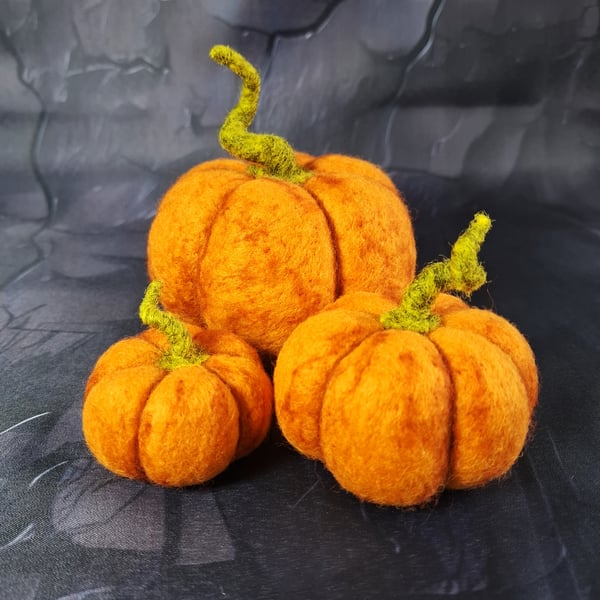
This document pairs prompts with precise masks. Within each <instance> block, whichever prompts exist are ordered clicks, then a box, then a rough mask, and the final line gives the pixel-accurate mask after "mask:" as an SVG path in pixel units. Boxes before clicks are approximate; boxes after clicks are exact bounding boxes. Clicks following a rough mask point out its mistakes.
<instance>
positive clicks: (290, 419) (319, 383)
mask: <svg viewBox="0 0 600 600" xmlns="http://www.w3.org/2000/svg"><path fill="white" fill-rule="evenodd" d="M332 313H334V317H333V318H332V317H331V314H332ZM379 329H380V325H379V323H378V322H377V320H376V319H374V318H372V317H371V316H369V315H367V314H365V313H359V312H350V311H345V310H341V309H340V310H336V311H331V312H322V313H319V314H317V315H313V316H312V317H309V318H308V319H306V321H304V322H303V323H301V324H300V325H299V326H298V327H296V329H294V331H293V332H292V334H291V335H290V336H289V338H288V339H287V340H286V342H285V344H284V345H283V348H282V349H281V352H280V354H279V356H278V357H277V363H276V366H275V371H274V373H273V387H274V393H275V410H276V415H277V422H278V423H279V426H280V428H281V430H282V433H283V435H284V436H285V437H286V439H287V440H288V441H289V442H290V444H292V446H294V448H296V450H298V451H299V452H300V453H302V454H304V455H305V456H308V457H309V458H315V459H319V460H322V459H323V453H322V449H321V434H320V427H321V409H322V404H323V396H324V395H325V390H326V388H327V384H328V380H329V376H330V373H331V371H332V369H333V367H334V366H335V365H336V364H337V363H338V362H339V361H340V360H341V359H342V358H343V357H344V356H345V355H346V354H347V353H348V352H350V351H351V350H352V349H353V348H355V347H356V346H357V345H358V344H360V343H361V342H362V341H363V340H364V339H365V338H367V337H368V336H369V335H371V334H372V333H374V332H375V331H378V330H379Z"/></svg>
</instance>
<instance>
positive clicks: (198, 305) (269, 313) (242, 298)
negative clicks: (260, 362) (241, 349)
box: [148, 153, 416, 354]
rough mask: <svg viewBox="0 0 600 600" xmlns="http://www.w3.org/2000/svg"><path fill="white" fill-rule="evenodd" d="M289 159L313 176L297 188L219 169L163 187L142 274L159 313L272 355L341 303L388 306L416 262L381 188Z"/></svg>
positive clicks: (381, 178) (365, 173) (402, 216)
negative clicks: (347, 295) (355, 293)
mask: <svg viewBox="0 0 600 600" xmlns="http://www.w3.org/2000/svg"><path fill="white" fill-rule="evenodd" d="M295 156H296V157H297V160H300V162H301V163H302V166H303V167H304V168H305V169H307V170H309V171H310V172H311V173H312V177H310V179H308V180H307V182H306V183H304V184H303V185H301V186H300V185H296V184H291V183H287V182H284V181H282V180H279V179H271V178H268V177H260V178H255V177H253V176H252V175H249V174H248V173H247V172H245V171H244V170H243V169H242V166H243V165H244V164H246V163H244V162H243V161H237V160H229V159H217V160H215V161H209V162H207V163H203V164H202V165H198V166H197V167H194V168H193V169H192V170H190V171H189V172H188V173H187V174H185V175H183V176H182V177H181V178H180V179H179V180H178V181H177V182H176V183H175V184H174V185H173V186H172V188H171V189H170V190H169V191H168V192H167V194H166V195H165V197H164V199H163V200H162V202H161V204H160V206H159V208H158V211H157V214H156V217H155V219H154V221H153V223H152V225H151V228H150V232H149V236H148V270H149V274H150V276H151V278H152V279H160V280H162V281H163V282H164V287H163V290H162V292H161V301H162V302H163V305H164V306H165V308H167V309H168V310H170V311H171V312H173V313H175V314H176V315H178V316H179V317H181V318H182V319H184V320H185V321H188V322H190V323H194V324H198V325H209V326H210V327H211V328H217V329H229V330H232V331H233V332H234V333H236V334H238V335H241V336H242V337H244V339H246V340H247V341H248V342H250V343H251V344H252V345H253V346H255V347H256V348H257V349H258V350H260V351H264V352H269V353H272V354H276V353H277V352H278V350H279V349H280V347H281V344H282V343H283V341H284V340H285V339H286V337H287V336H288V335H289V333H291V331H292V329H293V328H294V327H295V326H296V325H298V324H299V323H300V322H302V321H303V320H304V319H305V318H306V317H308V316H309V315H311V314H314V313H315V312H318V311H319V310H321V309H322V308H324V307H325V306H326V305H327V304H329V303H330V302H331V301H332V300H333V299H334V298H335V297H336V296H338V295H340V294H341V293H343V292H345V291H350V290H352V289H365V290H367V291H374V292H379V293H382V294H384V295H390V296H391V297H392V299H397V298H399V295H400V294H401V292H402V290H403V289H404V287H405V286H406V285H407V284H408V282H409V281H410V279H411V278H412V276H413V275H414V268H415V262H416V250H415V243H414V235H413V231H412V224H411V221H410V216H409V214H408V211H407V209H406V206H405V204H404V202H403V200H402V198H401V197H400V196H399V194H398V193H397V192H396V191H394V190H393V184H392V182H391V180H390V179H389V178H388V177H387V176H386V175H385V174H384V173H383V171H381V170H380V169H378V168H377V167H375V166H374V165H370V163H367V162H366V161H362V160H360V159H357V158H352V157H346V156H340V155H326V156H322V157H319V158H316V159H312V157H310V155H304V154H302V153H295ZM336 167H338V168H339V169H340V172H338V173H336V172H335V168H336ZM321 168H322V169H323V170H321ZM246 169H247V167H246ZM351 169H355V171H354V172H353V171H352V170H351ZM250 184H252V185H250ZM277 186H278V187H277ZM309 195H310V196H311V199H310V200H309V199H308V196H309ZM315 207H316V208H317V209H318V211H319V213H320V214H317V213H316V212H315ZM253 224H256V226H257V230H255V231H253V230H252V225H253ZM286 226H288V227H290V229H287V230H286V229H285V227H286ZM213 270H214V271H213ZM290 277H291V281H282V280H284V279H287V278H290ZM248 282H251V285H252V290H253V291H252V292H248V291H246V290H245V288H246V286H247V284H248ZM284 307H285V308H284Z"/></svg>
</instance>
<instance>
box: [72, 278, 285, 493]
mask: <svg viewBox="0 0 600 600" xmlns="http://www.w3.org/2000/svg"><path fill="white" fill-rule="evenodd" d="M158 294H159V285H158V284H157V283H156V282H155V283H154V284H151V285H150V287H149V288H148V291H147V293H146V297H145V300H144V301H143V302H142V305H141V306H140V315H141V316H142V320H143V321H144V323H146V324H147V325H151V326H153V327H155V329H149V330H147V331H145V332H143V333H141V334H140V335H138V336H135V337H132V338H127V339H124V340H121V341H119V342H117V343H116V344H114V345H113V346H111V347H110V348H109V349H108V350H107V351H106V352H105V353H104V354H103V355H102V356H101V357H100V358H99V359H98V361H97V363H96V365H95V367H94V369H93V371H92V373H91V375H90V377H89V380H88V383H87V386H86V390H85V395H84V404H83V431H84V436H85V440H86V442H87V444H88V447H89V449H90V450H91V452H92V454H93V455H94V456H95V457H96V459H97V460H98V462H99V463H100V464H102V465H103V466H105V467H106V468H107V469H109V470H110V471H112V472H114V473H116V474H118V475H121V476H123V477H129V478H132V479H141V480H145V481H150V482H153V483H157V484H160V485H165V486H187V485H194V484H198V483H202V482H204V481H207V480H209V479H211V478H212V477H214V476H215V475H217V474H218V473H220V472H221V471H223V470H224V469H225V468H226V467H227V466H228V465H229V464H230V463H231V462H232V461H233V460H235V459H237V458H240V457H242V456H245V455H247V454H248V453H250V452H251V451H252V450H254V449H255V448H256V447H257V446H258V445H259V444H260V443H261V442H262V441H263V439H264V437H265V436H266V434H267V431H268V428H269V425H270V422H271V416H272V406H273V398H272V385H271V382H270V380H269V378H268V376H267V375H266V373H265V372H264V370H263V368H262V364H261V362H260V359H259V357H258V354H257V353H256V351H255V350H254V349H253V348H251V347H250V346H249V345H248V344H247V343H245V342H244V341H243V340H241V339H240V338H239V337H237V336H235V335H234V334H232V333H228V332H225V331H214V330H206V329H200V328H197V327H193V326H190V327H186V326H184V325H183V324H182V323H181V322H179V321H177V320H176V319H175V318H174V317H173V316H172V315H169V314H168V313H163V312H162V311H160V310H159V309H158V307H157V304H158Z"/></svg>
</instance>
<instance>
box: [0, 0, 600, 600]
mask: <svg viewBox="0 0 600 600" xmlns="http://www.w3.org/2000/svg"><path fill="white" fill-rule="evenodd" d="M598 27H599V6H598V2H597V1H596V0H570V1H569V2H565V1H564V0H527V1H526V2H525V1H523V0H488V1H485V2H482V1H480V0H454V1H452V2H449V1H444V0H404V1H402V2H398V1H393V0H300V1H298V2H269V1H266V0H246V1H245V2H242V1H235V0H201V1H200V0H196V1H193V0H170V1H162V2H159V1H158V0H57V1H56V2H44V1H42V0H0V369H1V386H0V515H1V518H0V597H1V598H9V599H18V600H21V599H28V600H34V599H35V600H39V599H47V598H48V599H56V598H63V599H66V598H69V599H79V598H86V599H102V600H104V599H112V598H144V599H146V598H202V599H211V598H231V599H256V600H260V599H271V598H284V597H285V598H290V599H295V598H328V599H331V600H333V599H338V598H339V599H353V598H357V599H361V600H363V599H369V598H413V597H416V598H419V599H422V600H425V599H433V598H440V597H444V596H446V595H448V596H453V597H456V598H461V599H463V598H464V599H467V598H507V599H508V598H510V599H517V600H519V599H527V600H535V599H544V600H547V599H552V598H557V599H563V598H569V599H578V598H598V597H600V577H599V575H598V573H599V572H600V570H599V569H598V566H599V563H600V559H599V558H598V548H599V547H600V493H599V492H600V485H599V484H600V460H599V452H598V439H599V435H600V401H599V398H600V373H599V371H600V369H599V368H598V367H599V366H600V342H599V339H600V325H599V322H598V316H599V310H598V309H599V307H600V199H599V197H598V195H599V190H600V169H599V158H600V39H599V37H598ZM216 43H226V44H230V45H232V46H233V47H235V48H236V49H238V50H239V51H241V52H242V53H243V54H245V55H246V56H247V57H248V59H250V60H251V61H252V62H253V63H254V64H255V65H257V67H258V68H259V69H260V71H261V72H262V76H263V96H262V100H261V104H260V109H259V114H258V116H257V119H256V121H255V125H254V130H255V131H270V132H274V133H277V134H279V135H283V136H285V137H286V138H288V140H289V141H290V142H291V143H292V144H293V145H294V146H295V147H296V148H297V149H299V150H304V151H308V152H311V153H315V154H322V153H326V152H341V153H345V154H354V155H358V156H361V157H363V158H366V159H368V160H371V161H374V162H376V163H378V164H380V165H382V166H383V167H384V168H385V169H386V170H387V171H388V172H389V173H390V174H391V175H392V176H393V178H394V181H395V182H396V184H397V185H398V187H399V189H400V190H401V191H402V192H403V194H404V195H405V197H406V200H407V203H408V205H409V207H410V210H411V213H412V215H413V217H414V223H415V230H416V235H417V243H418V248H419V253H420V254H419V262H420V264H423V263H425V262H427V261H429V260H431V259H434V258H436V257H438V256H439V255H441V254H446V253H447V251H448V248H449V244H450V243H451V242H452V241H453V240H454V239H455V238H456V235H457V234H458V232H459V231H461V230H462V229H463V228H464V227H465V226H466V224H467V223H468V221H469V219H470V217H471V216H472V214H473V213H474V212H475V211H476V210H487V211H488V212H489V213H490V214H491V216H492V217H493V218H494V219H495V221H496V222H495V226H494V228H493V229H492V232H491V233H490V235H489V236H488V241H487V242H486V245H485V246H484V249H483V252H482V259H483V260H484V262H485V264H486V266H487V269H488V272H489V274H490V279H491V282H490V284H489V285H488V286H486V288H485V289H484V290H483V291H481V292H479V293H478V294H477V295H476V296H475V297H474V302H475V303H476V304H478V305H480V306H485V307H491V308H493V309H494V310H496V311H497V312H499V313H500V314H502V315H504V316H506V317H507V318H509V319H511V320H512V321H514V322H515V323H516V324H517V325H518V326H519V328H520V329H521V330H522V331H523V333H524V334H525V335H526V336H527V337H528V339H529V340H530V342H531V344H532V347H533V348H534V350H535V352H536V354H537V358H538V361H539V368H540V374H541V380H542V391H541V395H540V404H539V408H538V410H537V412H536V423H537V426H536V429H535V432H534V435H533V438H532V440H531V442H530V443H529V444H528V446H527V448H526V450H525V452H524V454H523V456H522V457H521V459H520V460H519V461H518V463H517V465H516V466H515V467H514V469H513V470H512V471H511V473H510V474H509V476H508V477H506V478H505V479H503V480H502V481H500V482H497V483H493V484H491V485H489V486H487V487H485V488H483V489H479V490H474V491H468V492H447V493H444V494H443V495H442V496H441V498H440V500H439V502H438V504H437V505H436V506H430V507H427V508H425V509H422V510H416V511H398V510H394V509H390V508H380V507H377V506H373V505H370V504H363V503H360V502H359V501H358V500H356V499H355V498H354V497H352V496H350V495H349V494H346V493H345V492H343V491H341V490H340V489H339V487H338V486H337V484H336V483H335V481H334V480H333V478H332V477H331V476H330V475H329V474H328V473H327V472H326V470H325V469H324V468H323V467H322V466H321V465H320V464H316V463H313V462H311V461H308V460H305V459H304V458H302V457H300V456H299V455H297V454H296V453H295V452H294V451H292V450H291V449H290V448H289V447H288V446H287V445H286V443H285V442H284V440H283V439H282V437H281V434H280V433H279V432H278V430H277V428H276V427H274V428H273V430H272V432H271V434H270V436H269V439H268V440H267V441H266V442H265V444H264V445H263V446H262V447H261V448H260V449H259V450H258V451H257V452H256V453H255V454H253V455H251V456H250V457H248V458H247V459H244V460H242V461H240V462H238V463H236V464H235V465H233V466H232V467H231V468H230V469H229V470H228V471H227V472H226V473H224V474H223V475H221V476H219V477H218V478H216V479H215V480H214V481H213V482H211V483H210V484H207V485H205V486H202V487H197V488H191V489H186V490H165V489H161V488H158V487H152V486H148V485H144V484H141V483H137V482H130V481H126V480H123V479H120V478H118V477H115V476H112V475H111V474H109V473H108V472H106V471H105V470H104V469H102V468H101V467H99V466H98V465H97V464H96V463H95V462H94V460H93V459H92V458H91V456H90V454H89V453H88V451H87V449H86V447H85V444H84V442H83V439H82V435H81V426H80V414H81V396H82V391H83V388H84V384H85V380H86V377H87V374H88V373H89V371H90V369H91V368H92V366H93V364H94V362H95V360H96V358H97V357H98V356H99V354H100V353H101V352H102V351H103V350H104V349H105V348H106V347H107V346H108V345H110V344H111V343H113V342H114V341H116V340H117V339H119V338H121V337H123V336H125V335H131V334H134V333H136V332H137V331H139V330H140V324H139V322H138V319H137V314H136V311H137V306H138V303H139V301H140V299H141V295H142V292H143V289H144V287H145V285H146V283H147V275H146V271H145V240H146V234H147V230H148V227H149V223H150V221H151V219H152V216H153V213H154V211H155V208H156V205H157V203H158V201H159V200H160V197H161V195H162V194H163V193H164V191H165V189H166V188H167V187H168V186H169V184H170V183H171V182H173V181H174V179H175V178H176V177H177V176H178V175H180V174H181V173H183V172H184V171H185V170H186V169H188V168H189V167H191V166H192V165H194V164H195V163H198V162H200V161H203V160H206V159H209V158H213V157H216V156H220V155H222V154H223V153H222V151H221V149H220V148H219V146H218V142H217V132H218V128H219V126H220V124H221V122H222V120H223V118H224V116H225V114H226V113H227V111H228V110H229V109H230V108H231V107H232V106H233V104H234V103H235V102H236V99H237V95H238V93H239V80H238V79H237V78H236V77H235V76H233V75H232V74H231V73H230V72H228V71H227V70H225V69H223V68H222V67H218V66H216V65H214V64H213V63H212V62H211V61H210V59H209V58H208V51H209V49H210V47H211V46H212V45H213V44H216Z"/></svg>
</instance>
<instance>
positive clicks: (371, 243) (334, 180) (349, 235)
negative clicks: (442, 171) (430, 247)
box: [304, 161, 416, 300]
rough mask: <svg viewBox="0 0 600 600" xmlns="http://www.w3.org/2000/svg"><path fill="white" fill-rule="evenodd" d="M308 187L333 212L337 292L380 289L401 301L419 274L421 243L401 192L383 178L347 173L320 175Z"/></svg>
mask: <svg viewBox="0 0 600 600" xmlns="http://www.w3.org/2000/svg"><path fill="white" fill-rule="evenodd" d="M315 162H316V161H315ZM312 165H314V163H309V164H308V165H307V167H306V168H310V167H311V166H312ZM316 173H319V171H316ZM304 188H305V189H306V190H307V191H308V192H309V193H310V194H312V195H313V197H314V198H315V199H316V200H317V202H318V204H319V206H321V207H322V210H323V211H324V212H325V214H326V215H327V222H328V224H329V227H330V229H331V236H332V239H333V243H334V248H335V253H336V260H337V269H338V278H339V282H338V288H337V293H336V295H338V296H339V295H342V294H345V293H348V292H352V291H365V292H378V293H380V294H381V295H383V296H387V297H389V298H391V299H392V300H399V299H400V297H401V295H402V293H403V292H404V290H405V288H406V286H407V285H408V284H409V283H410V282H411V280H412V279H413V277H414V274H415V263H416V246H415V241H414V234H413V230H412V223H411V219H410V216H409V213H408V209H407V208H406V205H405V204H404V202H403V201H402V199H401V198H400V196H399V194H398V192H396V191H395V190H392V189H390V188H389V187H388V186H387V185H385V184H382V183H380V182H379V180H376V179H371V178H367V177H363V176H360V175H354V176H353V175H348V174H345V173H343V174H342V175H337V174H336V173H330V174H326V173H322V174H321V173H319V176H318V177H312V178H311V179H309V180H308V181H307V182H306V183H305V184H304Z"/></svg>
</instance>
